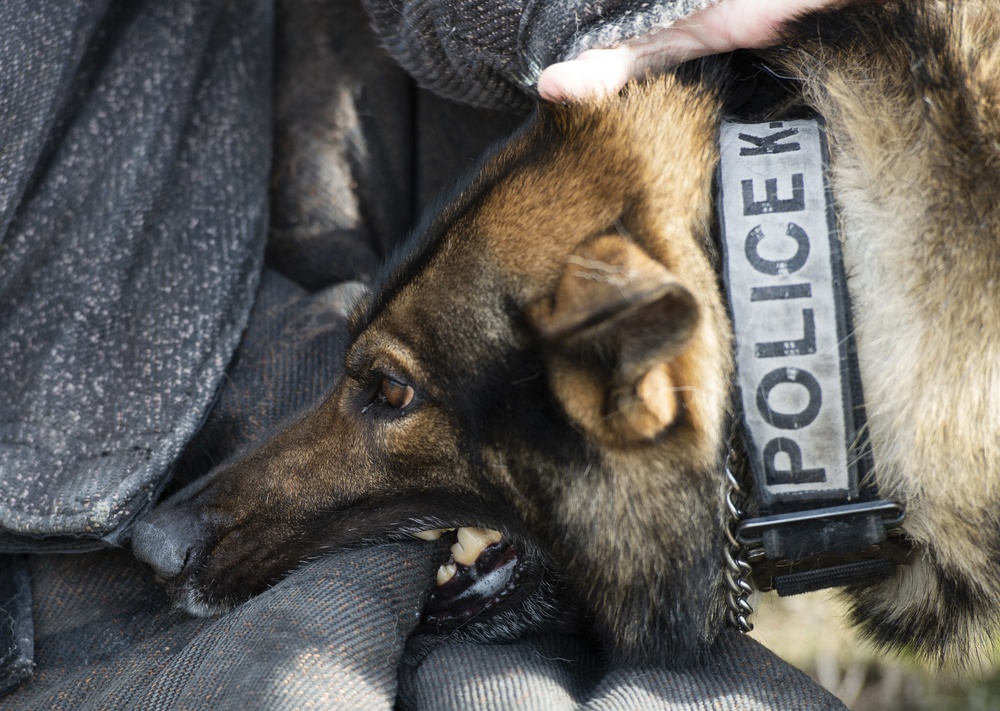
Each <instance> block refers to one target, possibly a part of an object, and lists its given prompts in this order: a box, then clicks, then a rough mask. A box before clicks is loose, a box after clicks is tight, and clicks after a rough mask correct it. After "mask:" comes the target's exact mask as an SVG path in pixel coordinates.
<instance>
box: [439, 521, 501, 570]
mask: <svg viewBox="0 0 1000 711" xmlns="http://www.w3.org/2000/svg"><path fill="white" fill-rule="evenodd" d="M502 539H503V536H501V535H500V532H499V531H494V530H492V529H489V528H460V529H458V542H457V543H455V545H453V546H452V547H451V556H452V558H453V559H454V560H455V562H456V563H461V564H462V565H472V564H473V563H475V562H476V558H478V557H479V554H480V553H482V552H483V549H484V548H485V547H486V546H488V545H490V544H492V543H496V542H497V541H500V540H502Z"/></svg>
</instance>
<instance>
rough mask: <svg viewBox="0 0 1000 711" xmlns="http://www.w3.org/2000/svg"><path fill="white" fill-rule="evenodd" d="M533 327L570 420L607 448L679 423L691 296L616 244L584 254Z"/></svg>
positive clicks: (531, 312)
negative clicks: (681, 360)
mask: <svg viewBox="0 0 1000 711" xmlns="http://www.w3.org/2000/svg"><path fill="white" fill-rule="evenodd" d="M576 252H577V253H576V254H575V255H574V256H572V257H570V259H569V260H568V262H567V264H566V265H565V267H564V270H563V273H562V275H561V277H560V280H559V282H558V285H557V286H556V289H555V291H554V293H553V294H552V295H551V296H549V297H546V298H543V299H541V300H539V301H537V302H535V303H533V304H532V305H531V306H530V307H529V309H528V319H529V322H530V323H531V324H532V325H533V327H534V328H535V330H536V331H537V333H538V335H539V336H540V338H541V339H542V341H543V343H545V344H546V349H547V351H548V362H549V366H550V374H549V375H550V380H551V382H552V386H553V389H554V390H555V393H556V397H557V398H558V399H559V400H560V401H561V402H562V404H563V407H564V408H565V409H566V412H567V414H568V415H569V416H570V417H571V418H572V419H573V420H574V421H576V422H577V424H578V425H580V426H582V427H583V428H584V429H585V430H587V431H588V433H589V434H590V435H592V436H595V437H597V438H598V439H600V440H601V441H603V442H604V443H606V444H609V445H612V446H615V445H619V446H627V445H629V444H632V443H637V442H642V441H649V440H652V439H654V438H656V437H657V436H658V435H659V434H660V433H661V432H663V431H664V430H665V429H666V428H667V427H669V426H670V425H671V424H672V423H673V422H674V421H675V420H676V418H677V414H678V409H679V398H678V387H679V386H680V385H681V383H679V382H678V379H677V372H676V370H677V368H676V364H675V360H676V358H677V357H678V356H679V355H680V354H681V353H683V351H684V350H685V348H686V346H687V344H688V343H689V341H690V339H691V336H692V334H693V332H694V329H695V327H696V325H697V323H698V305H697V302H696V301H695V298H694V295H693V294H692V293H691V292H690V291H689V290H688V289H687V287H685V286H684V285H683V284H682V283H681V282H680V281H679V280H678V279H677V277H676V276H674V275H673V274H672V273H671V272H670V271H669V270H668V269H667V268H666V267H664V266H663V265H662V264H660V263H659V262H657V261H655V260H654V259H652V258H651V257H650V256H649V255H648V254H647V253H646V252H645V251H643V250H642V249H641V248H640V247H638V246H637V245H635V244H633V243H631V242H628V241H626V240H625V239H623V238H621V237H619V236H603V237H599V238H597V239H595V240H593V241H591V242H588V243H585V244H584V245H582V246H581V247H580V248H578V249H577V251H576Z"/></svg>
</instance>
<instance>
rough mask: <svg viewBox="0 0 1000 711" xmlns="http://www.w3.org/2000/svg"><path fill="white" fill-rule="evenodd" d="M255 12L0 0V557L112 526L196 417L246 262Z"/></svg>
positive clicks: (263, 50)
mask: <svg viewBox="0 0 1000 711" xmlns="http://www.w3.org/2000/svg"><path fill="white" fill-rule="evenodd" d="M272 25H273V22H272V15H271V8H270V7H269V3H268V2H266V1H263V0H178V1H177V2H169V3H163V2H156V1H151V2H132V1H127V0H122V1H111V0H104V2H83V1H82V0H39V1H38V2H34V1H33V2H13V3H2V4H0V87H2V94H0V105H2V110H0V146H3V151H2V159H0V363H2V367H0V393H2V394H3V395H2V397H0V550H6V551H18V550H24V551H35V550H41V549H56V550H72V549H87V548H95V547H98V546H100V545H102V544H105V543H109V542H110V543H116V542H118V541H120V540H121V538H122V535H123V533H124V531H125V530H126V529H127V527H128V524H129V523H130V522H132V521H133V520H134V519H135V517H136V516H138V515H139V514H141V513H142V512H143V511H144V510H146V509H147V508H149V507H150V506H151V505H152V503H153V501H154V499H155V497H156V495H157V494H158V493H159V492H160V490H161V489H162V487H163V485H164V483H165V481H166V477H167V475H168V474H169V471H170V468H171V466H172V465H173V463H174V462H175V461H176V459H177V458H178V456H179V455H180V453H181V452H182V451H183V449H184V447H185V446H186V444H187V442H188V441H189V440H190V439H191V437H192V436H193V435H194V433H195V432H196V431H197V429H198V427H199V425H200V424H201V422H202V421H203V420H204V418H205V415H206V414H207V412H208V409H209V406H210V405H211V403H212V401H213V399H214V397H215V393H216V391H217V388H218V385H219V383H220V382H221V379H222V376H223V373H224V371H225V367H226V365H227V364H228V362H229V360H230V358H231V357H232V354H233V351H234V350H235V348H236V345H237V343H238V341H239V338H240V334H241V333H242V331H243V329H244V327H245V326H246V321H247V316H248V314H249V312H250V307H251V305H252V303H253V295H254V292H255V290H256V286H257V281H258V278H259V272H260V266H261V262H262V258H263V248H264V238H265V235H266V227H267V222H266V215H267V180H268V168H269V164H270V136H271V112H270V97H271V82H270V75H271V69H270V67H271V32H272Z"/></svg>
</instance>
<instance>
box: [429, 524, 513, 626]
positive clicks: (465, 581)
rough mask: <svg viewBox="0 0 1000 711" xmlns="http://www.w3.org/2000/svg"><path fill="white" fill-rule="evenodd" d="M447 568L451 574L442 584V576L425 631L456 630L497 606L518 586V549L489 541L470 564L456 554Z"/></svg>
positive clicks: (432, 595)
mask: <svg viewBox="0 0 1000 711" xmlns="http://www.w3.org/2000/svg"><path fill="white" fill-rule="evenodd" d="M457 545H458V544H456V546H457ZM444 568H450V571H449V574H448V575H447V577H446V579H444V580H443V581H441V580H440V578H441V575H440V573H439V582H438V584H437V585H436V586H435V587H434V589H432V590H431V591H430V593H429V594H428V596H427V601H426V602H425V604H424V613H423V617H422V619H421V622H422V623H423V626H425V628H430V629H432V630H435V631H437V632H447V631H450V630H452V629H455V628H457V627H459V626H461V625H463V624H465V623H466V622H468V621H469V620H470V619H472V618H473V617H476V616H478V615H480V614H482V613H483V612H485V611H487V610H489V609H490V608H493V607H495V606H497V605H498V604H499V603H500V602H502V601H503V600H504V598H506V597H507V596H508V595H509V594H510V593H511V592H512V591H513V590H514V589H515V588H516V587H517V583H518V579H519V577H520V576H519V575H518V557H517V550H516V549H515V548H514V546H513V545H512V544H511V543H510V542H509V541H507V540H506V539H499V540H496V541H493V542H488V543H487V544H486V545H485V546H484V547H483V548H482V550H481V551H480V552H479V553H478V555H477V556H476V557H475V559H474V560H472V561H471V562H468V563H463V562H459V561H458V560H456V559H455V555H454V553H453V554H452V557H451V559H450V560H449V562H448V563H446V564H445V565H443V566H442V569H444Z"/></svg>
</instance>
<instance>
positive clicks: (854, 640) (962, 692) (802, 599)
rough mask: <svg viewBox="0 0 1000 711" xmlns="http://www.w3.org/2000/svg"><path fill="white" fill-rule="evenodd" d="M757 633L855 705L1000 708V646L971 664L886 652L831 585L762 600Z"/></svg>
mask: <svg viewBox="0 0 1000 711" xmlns="http://www.w3.org/2000/svg"><path fill="white" fill-rule="evenodd" d="M755 610H756V612H755V614H754V617H753V622H754V625H755V628H754V631H753V632H751V636H752V637H754V638H755V639H756V640H757V641H759V642H760V643H762V644H764V645H765V646H767V647H769V648H770V649H772V650H774V652H775V653H776V654H778V655H779V656H780V657H781V658H782V659H785V660H786V661H788V662H790V663H791V664H794V665H795V666H796V667H798V668H799V669H801V670H803V671H804V672H806V673H807V674H809V675H810V676H811V677H812V678H813V679H815V680H816V681H818V682H819V683H820V684H822V685H823V686H824V687H826V688H827V689H829V690H830V691H831V692H833V693H834V694H836V695H837V697H839V698H840V700H841V701H843V702H844V704H846V705H847V707H848V708H849V709H851V711H959V710H961V711H966V710H969V711H1000V650H998V649H993V650H992V651H990V652H987V653H984V654H982V655H981V656H980V657H979V658H978V659H976V660H975V661H974V662H973V664H972V665H971V667H970V668H969V669H967V670H964V671H960V670H954V669H950V670H943V671H942V670H935V669H932V668H930V667H928V666H926V665H923V664H921V663H920V662H919V661H918V660H916V659H914V658H910V657H899V656H888V655H885V654H879V653H878V652H876V651H875V650H874V649H873V648H872V647H871V646H870V645H868V644H867V643H866V642H865V641H864V640H863V639H861V638H860V637H859V636H858V635H856V634H854V632H853V631H852V630H851V629H849V628H848V627H847V626H846V625H845V624H844V623H843V622H842V620H843V619H844V617H845V606H844V605H843V604H842V603H841V602H840V601H839V600H838V599H837V596H836V595H835V594H833V593H830V592H818V593H811V594H808V595H798V596H795V597H786V598H780V597H778V596H777V595H776V594H774V593H769V594H766V595H762V596H760V597H759V598H758V599H757V602H756V604H755Z"/></svg>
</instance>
